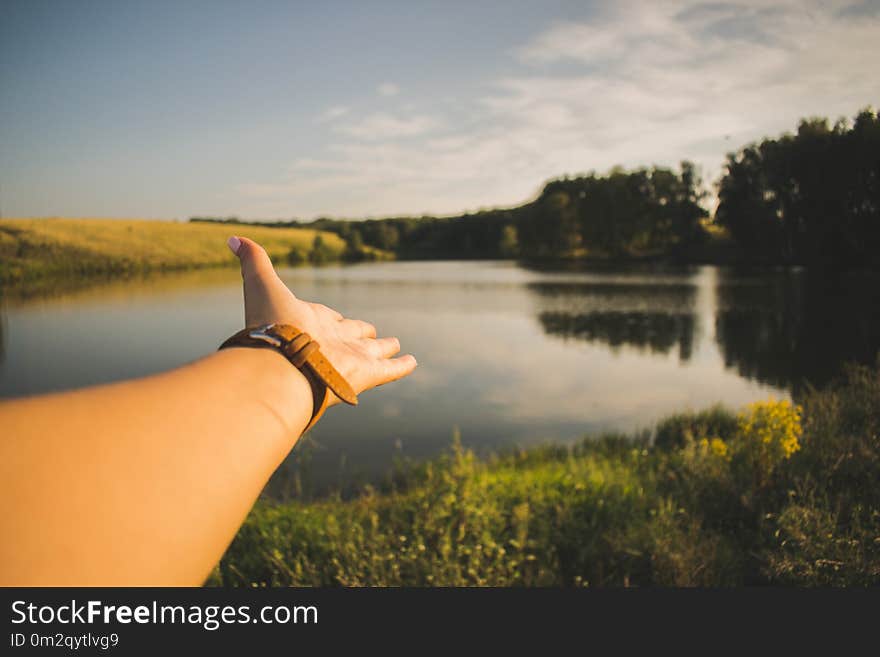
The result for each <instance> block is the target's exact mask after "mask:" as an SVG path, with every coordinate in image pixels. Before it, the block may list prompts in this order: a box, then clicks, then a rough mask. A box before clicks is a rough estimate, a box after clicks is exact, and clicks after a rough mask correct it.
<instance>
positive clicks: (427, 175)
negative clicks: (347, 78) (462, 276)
mask: <svg viewBox="0 0 880 657" xmlns="http://www.w3.org/2000/svg"><path fill="white" fill-rule="evenodd" d="M866 7H867V5H866V4H865V3H853V2H823V3H819V2H802V1H795V0H791V1H788V2H781V3H780V2H769V1H768V2H765V1H763V0H753V1H749V2H726V3H725V2H712V3H700V2H686V1H683V0H678V1H671V2H662V3H634V2H621V3H616V4H614V5H610V6H608V7H607V8H606V9H603V10H602V11H601V13H598V14H595V15H593V16H591V18H590V19H589V20H585V21H580V22H565V23H556V24H552V25H549V26H547V27H546V29H543V30H542V31H540V32H538V33H536V34H535V35H534V36H533V37H532V38H530V39H528V40H527V41H526V42H524V43H521V44H519V46H518V47H516V48H514V49H513V50H512V51H511V54H510V59H509V66H508V70H507V71H506V73H505V74H504V75H502V76H500V77H497V78H495V79H491V80H486V81H484V83H483V85H482V91H481V92H480V93H478V94H477V95H476V96H471V97H468V98H465V99H462V98H461V97H460V96H459V100H457V101H456V102H453V103H443V104H433V105H431V106H430V107H429V108H426V106H425V105H426V102H427V101H425V102H423V103H422V104H421V105H420V106H418V105H417V106H416V107H415V108H413V109H412V111H409V112H408V113H407V114H406V115H405V116H397V115H394V114H388V113H373V114H368V115H366V116H365V117H363V118H361V119H359V120H356V121H349V122H347V123H343V122H337V123H336V124H334V125H333V128H332V129H333V134H334V135H335V136H336V138H337V139H336V140H332V139H331V141H330V143H329V144H328V145H327V146H326V148H324V149H323V152H321V153H318V154H310V157H308V158H301V159H299V160H297V161H296V162H295V163H293V165H292V166H291V167H290V169H289V170H288V171H287V172H286V173H285V174H284V175H283V176H282V177H281V180H280V181H279V182H277V183H274V184H271V185H269V186H263V187H254V186H250V187H248V190H249V198H262V199H263V200H264V201H265V202H266V203H267V204H269V205H268V206H267V207H272V208H276V207H277V208H278V210H277V211H276V214H278V213H281V214H293V213H297V214H300V215H301V216H302V215H307V214H309V213H312V214H323V213H330V214H338V215H347V216H365V215H369V214H372V215H382V214H394V213H420V212H434V213H454V212H458V211H461V210H464V209H475V208H478V207H486V206H494V205H513V204H517V203H520V202H522V201H524V200H526V199H528V198H529V197H531V196H533V195H534V194H535V192H536V191H537V189H538V188H539V185H540V183H541V182H542V181H543V180H546V179H547V178H550V177H553V176H557V175H560V174H563V173H578V172H585V171H589V170H598V171H604V170H606V169H608V168H609V167H611V166H613V165H616V164H622V165H624V166H628V167H634V166H640V165H651V164H655V163H656V164H662V165H672V166H674V165H676V164H677V163H678V162H679V160H681V159H684V158H687V159H691V160H693V161H695V162H697V163H698V164H700V165H702V167H703V170H704V173H705V174H706V176H707V177H708V178H710V179H715V178H717V176H718V175H719V174H720V172H721V167H722V164H723V161H724V157H725V154H726V152H727V151H728V150H731V149H732V148H735V147H738V146H740V145H743V144H744V143H747V142H749V141H752V140H755V139H760V138H762V137H763V136H767V135H776V134H778V133H780V132H782V131H786V130H792V129H793V128H794V127H795V125H796V123H797V121H798V120H799V119H800V118H802V117H805V116H815V115H822V116H829V117H831V118H832V119H836V118H837V117H839V116H852V114H854V113H855V112H856V111H857V110H858V109H860V108H861V107H864V106H865V105H868V104H870V103H871V102H875V103H876V102H877V99H878V96H880V77H878V76H877V75H876V70H875V68H876V61H877V59H878V56H880V16H878V15H877V13H876V12H871V11H867V10H866ZM383 86H384V85H383ZM391 86H392V87H394V89H395V90H396V86H394V85H391ZM449 91H450V90H446V89H443V90H438V91H437V94H438V97H439V96H440V95H443V96H447V95H452V96H455V93H454V90H452V93H451V94H450V93H447V92H449ZM419 107H422V109H421V110H419ZM339 138H341V139H342V141H339ZM260 190H262V191H260ZM255 192H257V193H255ZM261 194H262V196H261ZM273 203H274V204H276V205H271V204H273ZM284 203H286V204H287V205H286V206H284V205H283V204H284ZM284 207H286V208H287V210H286V212H284V211H282V208H284Z"/></svg>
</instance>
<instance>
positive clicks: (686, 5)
mask: <svg viewBox="0 0 880 657" xmlns="http://www.w3.org/2000/svg"><path fill="white" fill-rule="evenodd" d="M878 61H880V0H868V1H864V0H827V1H823V2H814V1H811V0H792V1H783V2H765V1H763V0H743V1H742V2H692V1H690V0H664V1H662V2H661V1H653V2H650V1H645V2H631V1H616V2H589V1H584V0H581V1H579V2H573V1H568V0H541V1H538V0H531V1H523V0H503V1H502V0H496V1H489V0H485V1H477V0H469V1H466V2H460V1H458V0H446V1H444V2H439V1H438V2H422V1H419V0H403V1H394V2H390V1H389V2H378V1H376V2H334V1H332V0H326V1H324V2H314V1H310V2H293V1H288V2H277V1H276V2H271V1H260V0H254V1H248V2H219V1H215V2H198V1H195V0H187V1H184V2H163V1H159V0H151V1H149V2H147V1H142V2H129V1H125V0H116V1H113V2H85V1H73V0H71V1H69V2H62V1H61V0H56V1H49V2H45V1H42V0H23V1H19V0H0V213H2V215H3V216H6V217H8V216H93V217H99V216H106V217H152V218H178V219H186V218H188V217H190V216H223V217H226V216H237V217H240V218H244V219H270V218H273V219H274V218H300V219H312V218H315V217H318V216H334V217H348V218H362V217H367V216H375V217H378V216H389V215H420V214H424V213H430V214H441V215H442V214H453V213H458V212H461V211H473V210H477V209H480V208H486V207H499V206H512V205H517V204H519V203H522V202H524V201H527V200H529V199H531V198H534V196H535V195H536V194H537V193H538V192H539V191H540V189H541V187H542V184H543V182H544V181H546V180H548V179H550V178H554V177H558V176H561V175H563V174H578V173H584V172H588V171H593V170H595V171H598V172H603V171H606V170H607V169H609V168H611V167H612V166H615V165H622V166H625V167H627V168H630V167H637V166H642V165H648V166H650V165H655V164H656V165H661V166H672V167H674V166H677V164H678V162H679V161H680V160H682V159H690V160H692V161H694V162H696V163H697V164H698V165H700V167H701V168H702V171H703V175H704V178H705V179H706V180H708V181H710V182H712V181H714V180H717V178H718V176H719V175H720V174H721V172H722V168H723V162H724V159H725V155H726V154H727V153H728V152H730V151H733V150H736V149H737V148H739V147H741V146H742V145H744V144H746V143H748V142H751V141H754V140H756V139H760V138H762V137H765V136H776V135H778V134H780V133H782V132H784V131H791V130H793V129H795V127H796V125H797V122H798V121H799V120H800V119H801V118H802V117H807V116H827V117H830V118H831V119H832V120H836V119H837V118H839V117H852V116H854V115H855V113H856V112H857V111H858V110H859V109H861V108H864V107H866V106H869V105H872V106H874V107H877V106H878V105H880V74H878Z"/></svg>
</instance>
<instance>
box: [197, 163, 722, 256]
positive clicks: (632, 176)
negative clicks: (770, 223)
mask: <svg viewBox="0 0 880 657" xmlns="http://www.w3.org/2000/svg"><path fill="white" fill-rule="evenodd" d="M704 195H705V191H703V190H702V185H701V181H700V179H699V176H698V175H697V173H696V169H695V167H694V165H693V164H691V163H690V162H682V164H681V169H680V171H678V172H676V171H672V170H670V169H665V168H661V167H654V168H651V169H638V170H636V171H625V170H623V169H620V168H616V169H613V170H612V171H611V172H610V173H608V174H607V175H605V176H600V175H598V174H595V173H591V174H589V175H587V176H582V177H575V178H569V177H565V178H560V179H558V180H552V181H550V182H548V183H547V184H546V185H545V187H544V189H543V190H542V192H541V194H540V195H539V196H538V198H537V199H535V200H534V201H532V202H531V203H527V204H525V205H522V206H519V207H516V208H510V209H501V210H486V211H482V212H477V213H474V214H465V215H461V216H457V217H430V216H424V217H395V218H388V219H366V220H363V221H348V220H341V219H327V218H321V219H316V220H315V221H312V222H309V223H304V222H301V221H298V220H291V221H275V222H261V224H262V225H267V226H284V227H291V226H300V227H302V226H308V227H309V228H316V229H318V230H324V231H330V232H333V233H336V234H337V235H339V236H340V237H342V238H343V239H344V240H345V241H346V242H347V243H348V244H349V249H348V250H349V252H350V253H352V254H357V253H364V248H363V247H364V246H367V247H372V248H374V249H380V250H382V251H390V252H392V253H394V254H396V255H397V256H398V257H400V258H513V257H527V258H559V257H577V256H583V255H594V256H595V255H600V256H633V255H652V254H661V253H665V252H667V251H668V250H669V249H670V248H672V247H675V246H676V245H688V244H695V243H699V242H700V241H701V240H703V239H704V238H705V230H704V229H703V228H702V226H701V223H700V220H701V219H703V218H704V217H706V216H708V213H707V212H706V210H705V209H704V208H703V207H702V206H701V205H700V201H701V199H702V198H703V196H704ZM192 221H216V222H222V223H237V222H238V220H237V219H235V218H226V219H212V218H202V217H194V218H193V219H192Z"/></svg>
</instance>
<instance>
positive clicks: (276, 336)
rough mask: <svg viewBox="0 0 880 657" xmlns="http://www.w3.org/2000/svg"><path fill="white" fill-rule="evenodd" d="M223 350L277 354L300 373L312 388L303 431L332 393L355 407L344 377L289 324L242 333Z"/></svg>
mask: <svg viewBox="0 0 880 657" xmlns="http://www.w3.org/2000/svg"><path fill="white" fill-rule="evenodd" d="M226 347H262V348H269V349H275V350H276V351H279V352H280V353H281V354H282V355H283V356H284V357H285V358H287V360H289V361H290V362H291V364H292V365H293V366H294V367H296V368H297V369H298V370H300V371H301V372H302V373H303V374H304V375H305V377H306V379H307V380H308V382H309V385H310V386H311V388H312V399H313V402H314V406H313V410H312V419H311V420H310V421H309V424H308V426H307V427H306V428H305V431H308V430H309V429H311V428H312V426H314V424H315V423H316V422H317V421H318V419H319V418H320V417H321V415H323V414H324V411H325V410H326V409H327V403H328V401H329V399H330V395H329V394H328V393H327V391H328V389H329V390H332V391H333V392H334V393H335V394H336V396H337V397H339V398H340V399H341V400H342V401H344V402H345V403H346V404H351V405H352V406H356V405H357V403H358V399H357V394H355V391H354V390H353V389H352V387H351V385H350V384H349V383H348V381H346V380H345V377H343V376H342V374H340V373H339V370H337V369H336V368H335V367H333V364H332V363H331V362H330V361H329V360H327V358H326V357H325V356H324V354H322V353H321V348H320V345H319V344H318V343H317V342H316V341H314V340H312V338H311V336H310V335H309V334H308V333H306V332H305V331H302V330H300V329H298V328H296V327H295V326H291V325H290V324H266V325H264V326H255V327H249V328H245V329H242V330H241V331H239V332H238V333H236V334H235V335H233V336H232V337H230V338H229V339H227V340H226V341H225V342H224V343H223V344H221V345H220V349H225V348H226Z"/></svg>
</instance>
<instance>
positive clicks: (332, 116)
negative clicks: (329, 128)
mask: <svg viewBox="0 0 880 657" xmlns="http://www.w3.org/2000/svg"><path fill="white" fill-rule="evenodd" d="M348 111H349V108H348V107H346V106H345V105H334V106H333V107H328V108H327V109H326V110H324V111H323V112H321V114H320V115H319V116H318V119H317V122H318V123H329V122H331V121H335V120H336V119H338V118H341V117H343V116H345V115H346V114H348Z"/></svg>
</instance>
